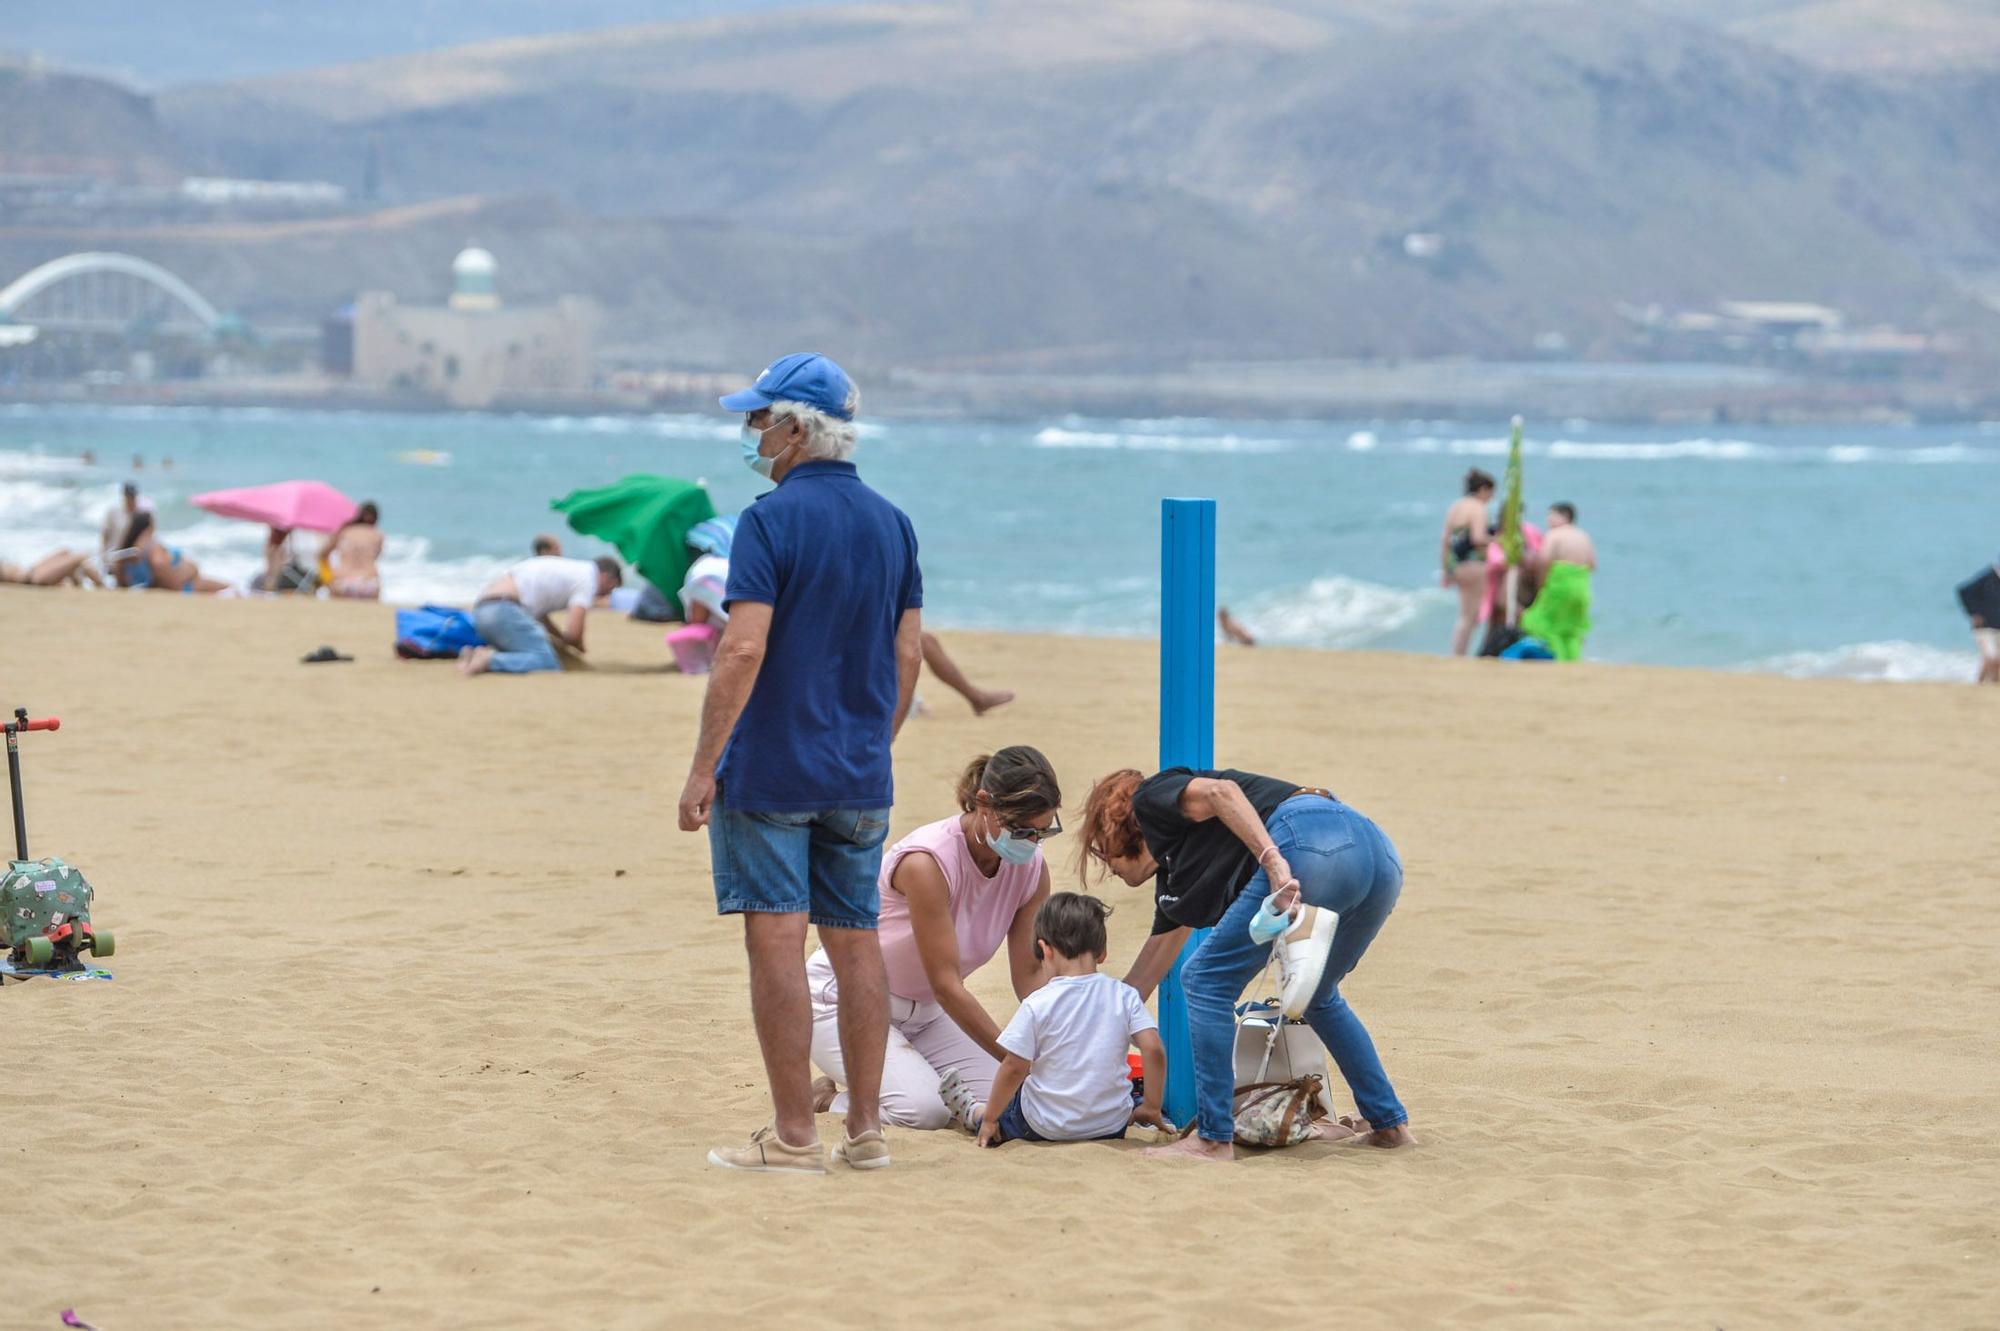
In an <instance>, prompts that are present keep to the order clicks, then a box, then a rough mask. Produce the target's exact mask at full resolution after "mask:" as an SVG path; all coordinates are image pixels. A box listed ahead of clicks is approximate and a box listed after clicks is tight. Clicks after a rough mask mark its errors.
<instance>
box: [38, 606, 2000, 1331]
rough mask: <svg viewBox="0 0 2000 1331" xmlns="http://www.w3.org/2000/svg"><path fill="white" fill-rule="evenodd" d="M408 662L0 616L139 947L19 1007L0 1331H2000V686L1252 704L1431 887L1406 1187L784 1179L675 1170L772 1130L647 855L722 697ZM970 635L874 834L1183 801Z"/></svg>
mask: <svg viewBox="0 0 2000 1331" xmlns="http://www.w3.org/2000/svg"><path fill="white" fill-rule="evenodd" d="M390 614H391V612H390V611H389V610H388V609H387V608H384V607H376V606H360V605H347V604H331V603H311V602H307V603H282V604H274V603H253V602H241V601H237V602H229V601H221V602H217V601H206V600H193V599H190V598H183V597H175V596H168V595H163V594H162V595H144V596H133V595H124V594H112V593H89V594H86V593H81V592H53V591H35V590H27V589H19V588H11V587H10V588H5V589H0V643H4V644H5V645H4V649H0V683H4V688H0V704H4V705H5V707H6V708H7V709H8V710H10V711H11V709H12V708H13V707H15V706H17V705H24V706H26V707H28V708H29V710H30V711H31V712H32V713H34V714H36V715H47V714H54V715H58V716H60V717H61V718H62V720H63V730H62V732H61V733H60V734H59V735H55V736H46V735H35V736H31V737H30V738H29V740H28V741H25V742H24V749H25V750H26V753H25V775H26V780H27V790H28V800H29V817H30V833H31V839H32V847H33V849H34V850H35V851H36V852H37V853H40V854H62V855H63V856H65V857H66V858H69V859H71V860H73V861H74V862H75V863H77V864H78V865H79V866H81V867H82V868H83V869H84V870H85V871H86V872H87V873H88V874H89V876H90V878H91V879H92V881H93V882H94V884H95V886H96V888H97V892H98V900H97V909H96V916H97V919H98V921H99V923H101V924H103V925H105V926H108V927H110V928H112V929H114V930H116V932H117V935H118V940H119V948H118V953H117V955H116V957H115V958H113V959H112V960H111V961H110V963H109V965H110V968H111V969H112V970H113V971H115V972H116V976H117V979H116V981H115V982H114V983H110V984H94V985H58V984H53V983H38V984H33V985H26V986H9V987H7V988H6V990H5V992H4V993H0V1008H4V1011H5V1020H6V1026H5V1029H6V1030H7V1032H8V1035H9V1039H8V1041H7V1044H8V1048H9V1056H10V1059H11V1064H12V1075H10V1076H8V1077H6V1078H4V1079H0V1123H4V1124H5V1125H6V1131H5V1134H4V1137H0V1145H4V1148H5V1159H7V1160H8V1161H9V1162H10V1168H9V1169H8V1171H7V1175H8V1192H9V1196H10V1202H11V1205H10V1207H9V1212H10V1221H9V1225H8V1230H9V1233H8V1237H7V1240H6V1245H7V1247H8V1249H9V1254H10V1255H9V1261H8V1267H9V1271H10V1276H9V1280H8V1282H7V1291H6V1295H5V1306H6V1308H7V1312H6V1314H5V1316H4V1317H0V1322H4V1324H5V1325H7V1326H9V1327H14V1326H19V1327H24V1328H33V1329H34V1331H41V1329H42V1328H53V1327H55V1326H57V1324H58V1323H57V1317H58V1313H59V1311H60V1310H61V1309H63V1308H65V1307H71V1306H74V1307H75V1308H76V1309H77V1310H78V1311H79V1313H80V1314H81V1315H82V1316H84V1317H85V1318H87V1319H89V1320H90V1321H92V1322H94V1323H95V1324H97V1325H98V1326H100V1327H102V1328H104V1331H175V1329H179V1328H185V1329H187V1331H196V1329H201V1331H212V1329H215V1328H239V1327H240V1328H299V1329H301V1331H306V1329H312V1331H318V1329H320V1328H330V1327H342V1328H357V1327H391V1326H393V1327H417V1326H421V1327H454V1328H456V1327H465V1328H498V1327H507V1328H512V1327H522V1328H540V1327H556V1326H563V1327H593V1328H621V1329H622V1328H631V1329H633V1331H637V1329H639V1328H657V1327H669V1326H672V1327H682V1326H686V1327H696V1326H746V1327H747V1326H803V1327H826V1326H831V1327H887V1328H897V1329H902V1328H907V1329H908V1331H919V1329H923V1331H928V1329H929V1328H933V1327H939V1326H955V1325H975V1326H986V1325H995V1326H997V1325H1003V1324H1006V1325H1014V1326H1031V1327H1039V1326H1048V1327H1113V1326H1116V1327H1128V1326H1130V1327H1142V1326H1147V1325H1155V1326H1216V1325H1227V1326H1239V1325H1260V1326H1279V1325H1284V1326H1305V1325H1333V1326H1341V1327H1356V1328H1372V1327H1385V1328H1386V1327H1399V1328H1400V1327H1415V1326H1462V1325H1471V1324H1480V1323H1489V1322H1490V1323H1496V1324H1501V1325H1507V1326H1526V1327H1536V1326H1565V1327H1568V1326H1576V1327H1676V1328H1681V1327H1697V1328H1709V1327H1726V1328H1729V1329H1730V1331H1738V1329H1739V1328H1746V1327H1764V1326H1769V1327H1780V1326H1782V1327H1806V1326H1811V1327H1847V1326H1852V1327H1869V1328H1882V1327H1912V1328H1914V1327H1925V1328H1945V1327H1965V1328H1971V1327H1990V1326H1994V1325H1996V1324H2000V1274H1996V1272H2000V1219H1996V1213H2000V1133H1997V1131H1996V1130H2000V1095H1996V1089H2000V1079H1996V1071H1995V1070H1996V1068H2000V1033H1996V1031H1997V1030H2000V1023H1996V1020H1995V1018H1996V1016H2000V981H1996V979H1995V975H1994V970H1993V961H1994V958H1995V956H1996V955H2000V923H1996V917H1995V915H1994V913H1993V911H1992V909H1991V907H1992V904H1993V900H1994V889H1995V884H1996V879H2000V869H1997V868H1996V863H1997V862H1996V860H1995V850H1996V838H1995V834H1994V828H1995V825H1996V817H1995V798H1996V789H2000V788H1997V787H1996V775H1995V774H1996V766H1995V759H1994V745H1995V736H1996V734H2000V711H1996V709H1995V705H1996V703H2000V698H1996V697H1995V696H1993V691H1992V690H1984V691H1981V690H1975V689H1972V688H1969V687H1964V686H1945V685H1905V686H1869V685H1857V684H1847V683H1839V682H1817V681H1794V680H1784V679H1776V678H1765V677H1758V676H1750V675H1731V674H1721V673H1700V672H1693V671H1667V670H1649V669H1639V668H1610V667H1591V666H1583V667H1575V668H1555V667H1547V668H1535V667H1519V668H1507V667H1502V666H1497V665H1495V664H1494V663H1490V662H1487V663H1482V662H1462V661H1448V660H1442V659H1426V658H1419V657H1411V656H1400V655H1389V654H1360V653H1357V654H1332V653H1327V654H1318V653H1305V652H1278V651H1257V652H1242V651H1229V652H1224V653H1223V654H1222V656H1221V661H1220V666H1219V670H1218V674H1219V695H1218V704H1217V720H1218V736H1217V751H1218V757H1219V758H1220V759H1221V761H1223V762H1224V763H1226V764H1231V765H1237V766H1242V767H1247V768H1251V769H1253V770H1262V771H1268V772H1272V773H1275V774H1280V775H1284V776H1287V777H1291V778H1295V779H1296V780H1298V781H1300V782H1302V783H1313V784H1323V785H1326V786H1328V787H1330V788H1332V789H1333V790H1335V791H1337V792H1338V793H1339V794H1340V795H1341V796H1342V797H1344V798H1345V799H1347V800H1349V801H1350V802H1352V803H1353V804H1355V805H1356V806H1358V807H1360V808H1361V809H1363V810H1365V811H1366V812H1368V813H1369V814H1371V815H1372V816H1374V817H1375V818H1376V819H1377V820H1378V821H1379V822H1380V823H1381V824H1382V825H1383V826H1384V827H1385V828H1386V829H1387V830H1388V832H1389V833H1390V834H1391V836H1393V837H1394V838H1395V840H1396V841H1397V842H1398V844H1399V845H1400V847H1401V848H1402V851H1403V855H1404V858H1405V861H1406V864H1407V866H1408V874H1409V877H1408V885H1407V887H1406V889H1405V892H1404V895H1403V898H1402V903H1401V905H1400V907H1399V909H1398V911H1397V913H1396V915H1395V917H1394V919H1393V920H1392V921H1391V922H1390V924H1389V926H1388V928H1387V930H1386V931H1385V932H1384V934H1383V935H1382V937H1381V939H1380V941H1378V942H1377V944H1376V945H1375V947H1374V948H1373V950H1372V951H1371V952H1370V953H1369V954H1368V956H1367V958H1366V960H1365V961H1364V963H1363V965H1362V967H1361V969H1360V970H1359V971H1358V972H1357V973H1356V974H1355V975H1354V977H1353V978H1352V979H1351V980H1350V981H1349V982H1348V984H1347V986H1346V987H1345V992H1346V993H1347V994H1348V995H1349V997H1350V999H1351V1000H1352V1001H1353V1003H1354V1005H1355V1006H1356V1008H1357V1009H1358V1010H1360V1011H1361V1012H1362V1013H1363V1014H1364V1015H1365V1016H1366V1018H1367V1020H1368V1022H1369V1025H1370V1028H1371V1029H1372V1031H1373V1032H1374V1034H1375V1037H1376V1039H1377V1041H1378V1042H1379V1044H1380V1046H1381V1047H1382V1051H1383V1057H1384V1060H1385V1062H1386V1064H1387V1065H1388V1068H1389V1070H1390V1072H1391V1074H1392V1075H1393V1076H1394V1077H1395V1079H1396V1082H1397V1086H1398V1090H1399V1091H1400V1093H1401V1095H1402V1098H1403V1099H1404V1100H1405V1102H1407V1103H1408V1105H1409V1106H1410V1108H1411V1111H1412V1114H1413V1123H1414V1126H1415V1128H1416V1130H1417V1132H1418V1134H1419V1135H1420V1137H1421V1138H1422V1141H1423V1145H1422V1147H1421V1148H1420V1149H1418V1150H1415V1151H1410V1152H1402V1153H1383V1152H1371V1151H1368V1150H1365V1149H1359V1148H1353V1147H1340V1146H1317V1145H1316V1146H1309V1147H1302V1148H1298V1149H1295V1150H1292V1151H1287V1152H1275V1153H1269V1154H1265V1155H1260V1156H1257V1157H1256V1158H1249V1159H1246V1160H1244V1161H1242V1162H1240V1163H1238V1164H1236V1165H1233V1166H1229V1167H1213V1166H1203V1165H1192V1164H1186V1165H1178V1166H1174V1165H1160V1164H1150V1165H1149V1164H1147V1163H1145V1162H1143V1161H1141V1160H1140V1159H1139V1158H1138V1156H1137V1153H1136V1150H1137V1145H1138V1143H1137V1142H1136V1141H1135V1142H1132V1143H1126V1144H1121V1145H1115V1146H1114V1145H1089V1146H1065V1147H1029V1146H1022V1145H1016V1146H1010V1147H1007V1148H1005V1149H1003V1150H1001V1151H998V1152H979V1151H976V1150H975V1149H974V1148H973V1147H972V1146H971V1145H970V1144H969V1142H968V1140H967V1139H965V1138H964V1137H961V1136H958V1135H956V1134H953V1133H935V1134H918V1133H913V1132H901V1133H897V1134H895V1135H894V1136H893V1138H892V1144H893V1147H894V1149H895V1153H896V1164H895V1167H894V1168H893V1169H890V1170H887V1171H884V1172H881V1173H878V1174H872V1175H864V1174H857V1173H853V1172H851V1171H836V1172H835V1173H833V1174H832V1175H831V1176H830V1177H828V1178H826V1179H824V1180H814V1179H791V1178H772V1177H763V1176H754V1175H742V1174H731V1173H726V1172H724V1171H720V1170H715V1169H711V1168H708V1167H706V1166H705V1165H704V1163H703V1154H704V1152H705V1151H706V1150H707V1148H708V1147H709V1146H711V1145H713V1144H716V1143H719V1142H727V1141H734V1140H737V1139H739V1138H741V1137H742V1136H744V1135H746V1134H747V1133H748V1131H749V1130H750V1129H752V1128H754V1127H756V1126H757V1125H758V1124H760V1123H762V1122H763V1121H764V1119H765V1116H766V1115H767V1113H768V1108H767V1101H766V1099H765V1096H764V1089H763V1084H762V1081H763V1079H762V1071H761V1067H760V1065H759V1064H758V1061H757V1058H756V1051H755V1046H754V1042H753V1038H752V1035H751V1031H750V1026H749V1018H748V1007H747V998H746V994H745V988H744V962H743V955H742V949H741V945H740V931H739V929H738V927H737V926H736V925H735V924H734V923H733V922H725V921H721V920H718V919H716V918H715V916H714V913H713V912H714V906H713V897H712V895H711V892H710V887H709V883H708V878H707V843H706V839H705V838H704V837H700V836H687V835H683V834H681V833H680V832H679V831H678V830H676V828H675V826H674V816H673V802H674V799H675V796H676V795H677V793H678V791H679V788H680V782H681V779H682V776H683V774H684V771H685V764H686V754H687V751H688V748H689V746H690V743H691V741H692V737H693V734H694V729H695V718H696V714H697V709H698V707H699V705H700V699H701V685H700V682H699V681H695V680H689V679H684V678H681V677H679V676H676V675H674V674H671V673H668V672H666V671H664V670H663V669H662V668H661V664H660V663H661V662H662V660H663V659H664V651H663V649H662V648H661V646H660V642H659V631H658V630H657V629H655V628H646V627H641V626H637V625H633V624H629V623H627V622H626V621H624V620H623V619H621V618H619V617H617V616H614V615H610V614H607V613H599V614H597V615H595V616H594V617H593V618H592V621H591V626H590V634H591V644H592V648H593V652H592V656H593V660H594V663H595V668H593V669H592V670H590V671H587V672H572V673H570V674H567V675H565V676H563V677H561V678H552V677H551V678H525V679H521V678H517V679H481V680H476V681H471V682H468V681H465V680H462V679H461V678H460V677H459V676H458V674H457V673H456V672H455V671H454V670H453V669H451V668H450V667H449V666H448V665H443V664H417V663H406V662H400V661H397V660H395V659H393V657H392V656H391V655H390V652H389V642H390V638H391V631H390ZM949 641H950V642H951V645H952V648H953V650H954V652H955V653H956V654H957V655H958V656H959V657H960V659H961V661H962V662H963V663H964V665H965V666H966V668H967V670H968V672H969V673H972V674H973V675H974V676H975V677H977V678H980V679H982V680H990V681H992V682H995V683H998V684H1004V685H1006V686H1009V687H1013V688H1017V689H1019V690H1020V692H1021V700H1020V701H1019V702H1018V703H1016V704H1015V705H1013V706H1012V707H1009V708H1007V709H1005V710H1004V711H1002V712H999V713H996V714H994V715H991V716H988V717H986V718H983V719H975V718H974V717H973V716H972V715H971V714H970V713H969V712H968V711H967V710H966V709H965V708H964V707H963V706H962V705H961V704H960V703H959V701H958V699H957V698H956V697H954V696H952V695H950V694H949V693H948V692H946V691H945V690H943V689H942V688H941V687H939V686H937V685H936V684H935V683H927V685H926V686H925V689H924V695H925V699H926V701H927V703H928V706H929V712H928V714H927V715H925V716H922V717H920V718H918V719H916V720H915V721H913V722H912V723H911V725H910V727H909V729H908V730H906V731H905V733H904V737H903V740H902V742H901V743H900V745H899V746H898V749H897V781H898V797H899V799H898V807H897V809H896V823H895V828H894V831H895V832H896V833H897V834H900V833H901V832H903V831H906V830H907V829H909V828H911V827H913V826H915V825H917V824H919V823H921V822H923V821H926V820H928V819H931V818H935V817H941V816H943V815H944V814H945V813H948V812H950V810H951V798H950V788H951V781H952V778H953V776H954V775H955V774H956V773H957V771H958V770H959V769H960V768H961V767H962V766H963V764H964V762H965V760H966V759H967V758H968V757H970V756H971V755H972V754H973V753H976V752H981V751H985V750H988V749H990V748H992V747H994V746H997V745H1002V744H1007V743H1032V744H1035V745H1038V746H1040V747H1041V748H1043V749H1044V750H1045V751H1046V752H1047V753H1048V754H1049V756H1050V757H1051V758H1052V759H1053V760H1054V762H1055V764H1056V767H1057V770H1058V771H1059V772H1060V773H1061V775H1062V778H1063V783H1064V787H1065V794H1066V796H1067V797H1068V802H1069V804H1070V806H1071V807H1072V808H1073V807H1074V806H1075V805H1076V804H1077V803H1078V802H1080V800H1081V798H1082V796H1083V794H1084V793H1085V791H1086V790H1087V788H1088V785H1089V782H1090V780H1091V779H1092V778H1093V777H1095V776H1096V775H1099V774H1101V773H1102V772H1104V771H1106V770H1108V769H1110V768H1113V767H1119V766H1149V765H1150V764H1151V763H1152V761H1153V758H1154V756H1155V754H1154V748H1155V720H1154V708H1155V683H1154V680H1155V670H1156V648H1155V647H1154V645H1153V644H1151V643H1149V642H1144V641H1137V640H1123V641H1121V640H1085V639H1056V638H1031V637H999V636H980V635H973V634H953V635H950V638H949ZM322 643H331V644H333V645H335V646H338V647H339V648H341V649H342V650H343V651H347V652H350V653H352V654H354V655H355V656H356V657H357V658H358V659H357V660H356V661H354V662H353V663H352V664H341V665H318V666H303V665H300V664H298V658H299V657H300V656H301V655H303V654H304V653H306V652H309V651H311V650H312V649H314V648H316V647H318V646H319V645H321V644H322ZM1069 840H1070V838H1064V839H1063V842H1065V843H1066V842H1068V841H1069ZM1058 844H1060V845H1061V850H1062V854H1063V860H1062V863H1063V866H1064V873H1063V874H1061V875H1059V885H1070V884H1069V883H1065V882H1064V880H1065V879H1069V878H1070V877H1071V875H1070V873H1069V865H1070V860H1069V856H1070V855H1071V854H1073V851H1074V847H1073V846H1071V845H1068V844H1063V843H1058ZM1099 890H1100V892H1101V893H1102V895H1104V896H1105V897H1106V898H1107V899H1109V900H1111V901H1112V902H1114V903H1115V904H1116V905H1117V907H1118V913H1117V915H1116V916H1115V917H1114V918H1113V920H1112V922H1111V923H1112V954H1113V955H1112V958H1111V965H1112V969H1113V970H1114V971H1118V972H1122V968H1123V964H1124V962H1125V961H1126V960H1127V959H1128V958H1129V957H1130V955H1131V954H1132V952H1133V951H1134V950H1135V949H1136V948H1137V946H1138V944H1139V943H1140V941H1141V940H1142V938H1143V937H1144V935H1145V933H1146V930H1147V926H1148V922H1149V918H1150V912H1149V907H1148V903H1147V901H1146V899H1145V896H1144V894H1143V893H1140V892H1136V891H1132V890H1130V889H1126V888H1124V887H1122V886H1121V885H1119V884H1117V883H1115V882H1114V883H1111V884H1109V885H1107V886H1105V887H1103V888H1101V889H1099ZM1003 970H1004V968H1003V967H999V966H995V967H991V968H989V970H988V971H986V972H984V973H982V974H981V975H979V976H978V977H977V979H976V981H975V989H976V992H978V993H979V994H980V995H981V997H982V998H983V999H984V1000H986V1001H987V1002H988V1003H989V1004H991V1005H993V1008H994V1011H995V1012H996V1013H1000V1014H1002V1015H1003V1019H1004V1014H1006V1013H1010V1012H1011V1011H1012V1004H1011V1002H1008V1001H1003V999H1002V994H1003V993H1004V992H1005V989H1006V982H1005V978H1004V975H1003V974H1002V972H1003ZM822 1126H823V1132H824V1133H831V1132H833V1131H835V1128H834V1122H833V1120H832V1119H830V1118H829V1119H824V1120H822Z"/></svg>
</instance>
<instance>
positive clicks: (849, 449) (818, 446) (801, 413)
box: [771, 388, 861, 462]
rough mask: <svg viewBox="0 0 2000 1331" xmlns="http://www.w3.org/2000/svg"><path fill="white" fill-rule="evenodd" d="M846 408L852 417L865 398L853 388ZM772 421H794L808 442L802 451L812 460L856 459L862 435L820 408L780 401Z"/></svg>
mask: <svg viewBox="0 0 2000 1331" xmlns="http://www.w3.org/2000/svg"><path fill="white" fill-rule="evenodd" d="M845 405H846V407H847V410H848V413H849V414H850V415H852V414H853V412H854V409H855V408H856V407H858V406H860V405H861V394H860V393H859V392H857V391H856V390H854V389H852V388H850V389H848V390H847V402H846V404H845ZM771 419H772V420H774V421H782V420H794V421H797V422H798V423H799V428H800V429H801V430H804V431H805V432H806V442H805V445H804V448H803V449H802V450H801V451H803V452H804V453H805V455H806V456H807V457H808V458H813V459H818V460H820V461H824V462H845V461H847V459H849V458H851V457H853V456H854V445H855V443H856V442H857V441H858V440H859V439H860V437H861V432H860V431H859V430H857V429H856V428H855V426H854V422H853V421H851V420H846V421H844V420H842V419H840V418H839V417H838V416H831V415H828V414H827V413H826V412H824V411H821V410H820V409H819V408H817V407H809V406H807V405H806V404H805V403H803V402H788V401H785V400H784V399H782V398H781V399H779V400H778V401H776V402H773V403H772V404H771Z"/></svg>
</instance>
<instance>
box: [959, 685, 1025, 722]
mask: <svg viewBox="0 0 2000 1331" xmlns="http://www.w3.org/2000/svg"><path fill="white" fill-rule="evenodd" d="M968 701H969V702H971V704H972V714H973V715H974V716H984V715H986V714H987V713H988V712H990V711H992V710H993V709H994V708H996V707H1005V706H1006V705H1007V704H1008V703H1010V702H1012V701H1014V691H1013V690H1012V689H982V690H981V691H980V692H978V693H976V694H974V695H973V696H972V697H971V698H970V699H968Z"/></svg>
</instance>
